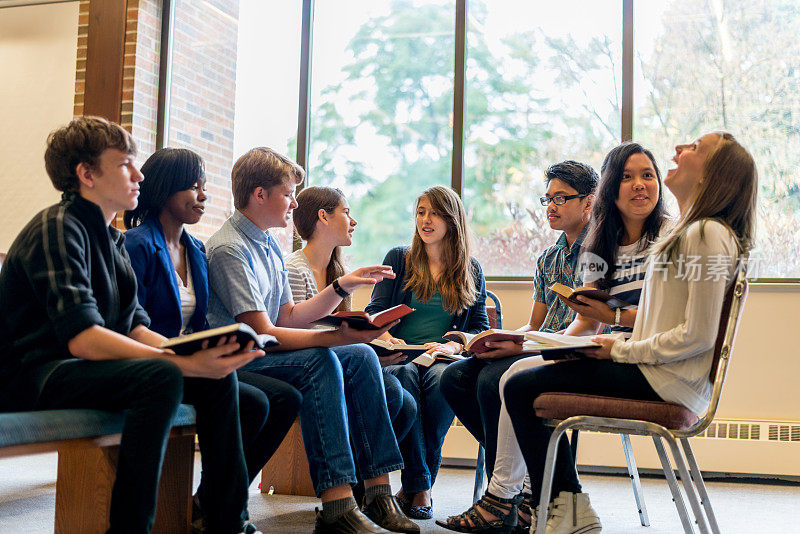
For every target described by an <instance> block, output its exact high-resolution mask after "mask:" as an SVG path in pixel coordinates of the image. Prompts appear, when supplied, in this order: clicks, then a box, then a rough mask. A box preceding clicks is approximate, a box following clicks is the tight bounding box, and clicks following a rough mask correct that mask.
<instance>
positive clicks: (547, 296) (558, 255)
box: [533, 224, 589, 332]
mask: <svg viewBox="0 0 800 534" xmlns="http://www.w3.org/2000/svg"><path fill="white" fill-rule="evenodd" d="M588 230H589V225H588V224H587V225H586V226H584V227H583V230H581V233H580V234H578V237H577V239H575V242H574V243H572V247H570V246H569V244H567V234H565V233H563V232H562V234H561V237H559V238H558V241H557V242H556V244H555V245H553V246H551V247H549V248H547V249H546V250H545V251H544V252H543V253H542V255H541V256H539V258H538V259H537V260H536V273H535V274H534V276H533V300H534V301H536V302H541V303H543V304H545V305H546V306H547V315H546V316H545V318H544V321H543V322H542V325H541V326H540V327H539V330H542V331H543V332H558V331H559V330H563V329H565V328H566V327H567V326H569V323H571V322H572V320H573V319H574V318H575V312H574V311H573V310H572V309H570V308H569V307H568V306H566V305H564V304H562V303H561V301H560V300H559V299H558V296H557V295H556V293H555V292H554V291H550V290H549V289H547V288H548V287H550V286H551V285H553V284H554V283H555V282H559V283H561V284H564V285H565V286H568V287H578V286H580V285H581V281H582V280H583V274H582V273H581V272H579V271H578V257H579V256H580V254H581V246H582V245H583V240H584V239H585V238H586V233H587V232H588Z"/></svg>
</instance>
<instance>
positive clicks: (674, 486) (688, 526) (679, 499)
mask: <svg viewBox="0 0 800 534" xmlns="http://www.w3.org/2000/svg"><path fill="white" fill-rule="evenodd" d="M653 444H654V445H655V446H656V452H657V453H658V458H659V460H661V468H662V469H663V470H664V476H665V477H666V479H667V485H668V486H669V491H670V492H671V493H672V502H674V503H675V508H676V509H677V510H678V517H679V518H680V520H681V525H683V531H684V533H685V534H693V533H694V529H693V528H692V522H691V521H690V520H689V513H688V512H687V511H686V505H685V504H684V502H683V496H682V495H681V490H680V489H679V488H678V481H677V479H676V478H675V473H674V472H673V471H672V464H670V462H669V457H668V456H667V451H666V449H665V448H664V443H662V442H661V438H660V437H659V436H653Z"/></svg>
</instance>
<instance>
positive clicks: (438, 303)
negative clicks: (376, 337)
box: [366, 186, 489, 519]
mask: <svg viewBox="0 0 800 534" xmlns="http://www.w3.org/2000/svg"><path fill="white" fill-rule="evenodd" d="M469 242H470V238H469V230H468V227H467V219H466V214H465V212H464V206H463V204H462V203H461V199H460V198H459V197H458V195H457V194H456V193H455V192H454V191H453V190H452V189H450V188H449V187H443V186H435V187H431V188H429V189H426V190H425V191H423V193H422V194H421V195H420V196H419V197H418V198H417V203H416V219H415V231H414V237H413V239H412V241H411V246H410V247H397V248H394V249H392V250H390V251H389V253H388V254H387V255H386V258H385V259H384V260H383V262H384V263H385V264H387V265H391V266H392V268H393V269H394V271H395V273H396V275H397V277H396V278H395V279H394V280H384V281H382V282H379V283H378V284H377V285H376V286H375V289H373V292H372V299H371V302H370V303H369V305H368V306H367V307H366V311H368V312H369V313H375V312H379V311H381V310H385V309H387V308H390V307H392V306H395V305H397V304H407V305H409V306H411V307H412V308H415V309H416V311H415V312H414V313H412V314H410V315H409V316H407V317H405V318H404V319H403V320H402V321H401V322H400V324H399V325H397V326H395V327H394V328H393V329H392V330H390V331H389V332H388V333H387V334H386V338H387V339H389V340H394V342H396V343H397V342H399V343H407V344H426V345H427V347H428V351H429V352H434V351H442V352H446V353H451V354H452V353H458V352H460V351H461V349H462V347H461V345H460V344H458V343H456V342H454V341H449V342H444V341H445V340H444V339H443V338H442V336H443V335H444V334H445V333H446V332H447V331H449V330H459V331H462V332H469V333H478V332H481V331H483V330H486V329H487V328H488V327H489V320H488V318H487V316H486V282H485V280H484V277H483V272H482V271H481V267H480V264H479V263H478V261H477V260H475V259H474V258H472V257H471V256H470V243H469ZM446 365H447V364H446V363H445V362H439V361H437V362H436V363H434V364H433V365H431V366H430V367H422V366H420V365H417V364H415V363H406V364H404V365H400V364H394V365H389V366H388V367H387V370H388V371H389V372H390V373H392V374H394V375H395V376H397V378H399V379H400V383H401V384H402V385H403V387H404V388H405V389H406V390H408V391H410V392H411V394H412V395H413V396H414V398H415V400H416V401H417V417H416V421H415V422H414V425H413V426H412V427H411V430H410V431H409V433H408V435H407V436H406V438H405V439H404V440H403V441H402V442H401V443H400V450H401V452H402V453H403V461H404V463H405V468H404V469H403V472H402V475H401V481H402V486H403V487H402V489H401V490H400V492H399V493H398V501H399V502H400V504H401V506H402V507H403V508H404V510H405V511H406V514H408V515H409V516H411V517H416V518H419V519H428V518H430V517H432V503H431V491H430V490H431V487H432V486H433V483H434V482H435V480H436V473H437V472H438V469H439V463H440V460H441V449H442V443H443V442H444V436H445V434H446V433H447V429H448V428H449V427H450V423H451V422H452V420H453V417H454V414H453V411H452V409H451V408H450V406H449V405H448V403H447V401H446V400H445V399H444V397H443V396H442V393H441V391H440V388H439V382H440V380H441V375H442V372H443V371H444V369H445V368H446Z"/></svg>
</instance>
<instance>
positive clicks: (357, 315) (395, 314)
mask: <svg viewBox="0 0 800 534" xmlns="http://www.w3.org/2000/svg"><path fill="white" fill-rule="evenodd" d="M413 311H414V308H410V307H408V306H406V305H405V304H398V305H397V306H393V307H391V308H389V309H386V310H383V311H382V312H379V313H375V314H372V315H370V314H369V313H367V312H365V311H338V312H336V313H332V314H331V315H328V316H326V317H323V318H322V319H318V320H316V321H313V322H312V324H316V325H323V326H339V325H341V324H342V323H347V325H348V326H349V327H350V328H355V329H356V330H380V329H381V328H383V327H384V326H386V325H387V324H389V323H391V322H392V321H396V320H397V319H400V318H401V317H405V316H406V315H408V314H409V313H411V312H413Z"/></svg>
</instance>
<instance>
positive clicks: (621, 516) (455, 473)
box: [0, 454, 800, 534]
mask: <svg viewBox="0 0 800 534" xmlns="http://www.w3.org/2000/svg"><path fill="white" fill-rule="evenodd" d="M195 464H196V468H199V462H195ZM55 477H56V456H55V454H45V455H38V456H27V457H22V458H11V459H3V460H0V534H17V533H22V532H25V533H49V532H53V510H54V506H55ZM195 479H197V476H195ZM473 481H474V471H473V470H469V469H465V468H443V469H442V470H441V471H440V474H439V479H438V480H437V482H436V486H435V488H434V494H433V498H434V514H435V517H436V518H437V519H444V518H445V517H446V516H448V515H451V514H456V513H460V512H462V511H464V510H465V509H466V508H467V507H468V506H469V504H470V500H471V495H472V485H473ZM581 482H582V483H583V486H584V491H586V492H588V493H589V494H590V495H591V498H592V503H593V505H594V508H595V509H596V510H597V512H598V514H599V515H600V518H601V521H602V522H603V526H604V529H603V530H604V532H609V533H622V534H626V533H637V534H674V533H678V532H681V526H680V522H679V520H678V515H677V513H676V512H675V508H674V506H673V504H672V500H671V497H670V494H669V490H668V488H667V485H666V482H665V481H664V480H663V478H656V477H653V478H643V480H642V485H643V487H644V494H645V499H646V503H647V510H648V513H649V516H650V524H651V526H650V528H646V529H645V528H643V527H641V526H640V525H639V519H638V516H637V513H636V508H635V506H634V501H633V495H632V493H631V489H630V483H629V482H628V478H627V477H625V476H613V475H584V476H582V477H581ZM398 484H399V477H398V476H397V475H396V474H393V476H392V485H393V487H394V488H397V487H398ZM708 487H709V494H710V497H711V501H712V503H713V504H714V508H715V510H716V513H717V518H718V520H719V523H720V528H721V530H722V532H723V533H739V532H741V533H745V532H746V533H800V484H787V483H783V484H767V483H755V482H731V481H710V482H709V484H708ZM250 492H251V493H250V513H251V517H252V518H253V520H254V522H255V523H256V524H257V525H258V526H259V528H261V530H262V531H264V532H265V533H269V534H294V533H309V532H311V531H312V530H313V524H314V507H315V506H318V504H317V501H316V500H314V499H311V498H308V497H290V496H279V495H264V494H261V493H260V492H259V490H258V487H257V484H254V485H253V487H252V488H251V489H250ZM419 523H420V526H421V527H422V532H425V533H430V532H447V531H446V530H444V529H441V528H439V527H437V526H436V524H435V523H434V521H433V520H429V521H420V522H419Z"/></svg>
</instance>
